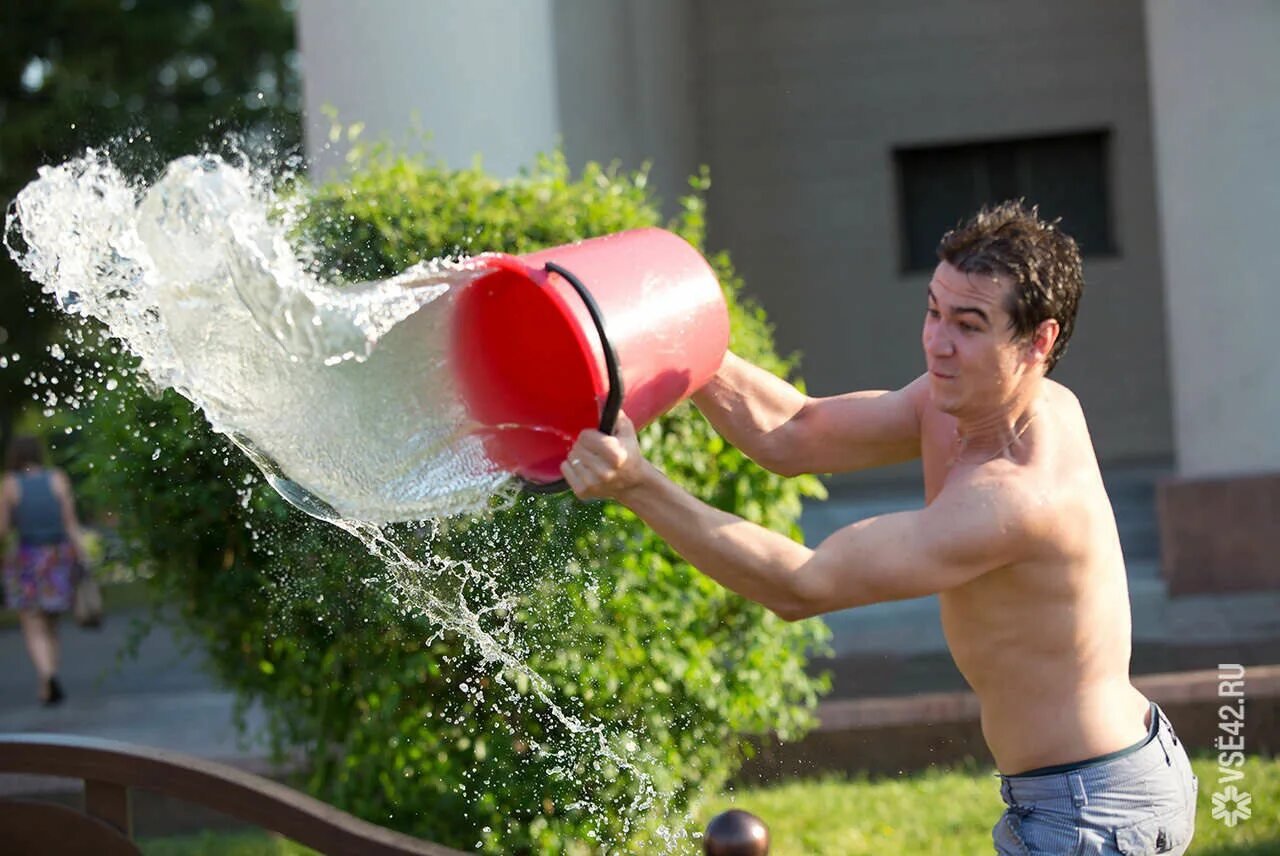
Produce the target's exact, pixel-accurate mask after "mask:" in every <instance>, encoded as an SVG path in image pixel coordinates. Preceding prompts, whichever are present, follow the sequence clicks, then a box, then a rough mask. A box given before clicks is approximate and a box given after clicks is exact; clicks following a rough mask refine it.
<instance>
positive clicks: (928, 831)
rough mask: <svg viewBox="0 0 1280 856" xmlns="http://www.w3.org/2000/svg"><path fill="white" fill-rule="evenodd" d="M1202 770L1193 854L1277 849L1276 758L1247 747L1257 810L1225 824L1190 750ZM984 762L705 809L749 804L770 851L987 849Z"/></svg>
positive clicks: (991, 796) (991, 795)
mask: <svg viewBox="0 0 1280 856" xmlns="http://www.w3.org/2000/svg"><path fill="white" fill-rule="evenodd" d="M1192 763H1193V766H1194V767H1195V771H1196V775H1197V776H1198V777H1199V778H1200V800H1199V805H1198V807H1197V812H1196V836H1195V843H1194V846H1193V847H1192V848H1191V849H1190V850H1189V851H1188V852H1189V853H1192V854H1197V856H1201V854H1202V856H1277V854H1280V759H1276V758H1261V757H1256V756H1255V757H1250V758H1249V759H1248V760H1247V761H1246V763H1245V767H1244V773H1245V778H1244V779H1243V780H1242V782H1239V783H1237V787H1238V788H1239V789H1240V790H1241V791H1248V792H1249V793H1250V794H1251V795H1252V797H1253V802H1252V806H1251V808H1252V811H1253V816H1252V817H1250V818H1249V819H1248V820H1246V821H1242V822H1240V823H1238V824H1237V825H1236V826H1235V827H1234V828H1231V829H1228V828H1227V827H1226V826H1225V825H1223V824H1222V822H1220V821H1217V820H1214V819H1213V816H1212V809H1213V802H1212V794H1213V793H1214V791H1216V790H1218V785H1217V767H1216V759H1215V758H1203V759H1195V760H1194V761H1193V762H1192ZM999 790H1000V789H999V782H998V780H997V779H996V778H995V776H994V775H993V774H992V773H991V772H990V770H978V769H972V770H957V771H952V772H943V773H934V772H930V773H925V774H920V775H915V776H909V777H903V778H900V779H880V780H874V781H868V780H866V779H847V778H846V779H837V778H828V779H821V780H812V781H793V782H787V783H784V784H779V785H777V786H775V787H769V788H761V789H753V790H743V791H738V792H737V793H735V794H732V795H730V796H728V797H726V798H725V799H722V800H719V801H717V802H716V803H715V804H714V805H713V806H712V809H711V811H710V812H708V814H707V817H711V816H712V815H713V814H714V813H715V812H717V811H722V810H724V809H726V808H731V807H736V808H742V809H746V810H747V811H750V812H752V813H753V814H755V815H758V816H759V817H760V818H761V819H762V820H764V821H765V822H766V823H767V824H769V828H770V832H771V833H772V837H773V847H772V849H771V850H770V851H769V852H770V854H771V856H802V855H803V856H836V854H840V856H863V854H866V856H871V854H875V856H958V854H984V853H992V852H994V851H993V848H992V846H991V832H990V830H991V827H992V825H993V824H994V823H995V821H996V819H997V818H998V817H999V815H1000V813H1001V812H1002V811H1003V810H1004V803H1002V802H1001V801H1000V792H999Z"/></svg>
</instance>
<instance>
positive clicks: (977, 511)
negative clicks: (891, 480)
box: [933, 461, 1061, 541]
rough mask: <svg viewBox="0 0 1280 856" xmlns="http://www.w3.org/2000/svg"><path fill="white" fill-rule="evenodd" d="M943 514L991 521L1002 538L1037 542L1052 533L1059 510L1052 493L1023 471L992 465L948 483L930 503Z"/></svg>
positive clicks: (996, 463) (998, 464)
mask: <svg viewBox="0 0 1280 856" xmlns="http://www.w3.org/2000/svg"><path fill="white" fill-rule="evenodd" d="M933 504H934V505H935V506H938V509H937V510H939V511H941V512H943V513H952V514H960V515H961V516H962V517H964V518H968V519H973V518H974V517H981V518H984V519H986V520H989V521H991V522H992V523H993V524H994V527H995V529H996V530H997V531H999V532H1000V533H1001V534H1002V535H1004V536H1007V537H1009V538H1013V539H1017V540H1031V541H1039V540H1041V539H1042V538H1044V537H1047V536H1048V535H1050V534H1051V532H1052V529H1053V527H1052V521H1053V519H1054V517H1055V515H1056V514H1057V513H1058V512H1059V511H1060V510H1061V509H1060V507H1059V506H1060V502H1059V500H1058V497H1057V495H1056V492H1055V491H1053V490H1052V489H1050V487H1049V486H1047V485H1042V484H1040V483H1039V482H1038V480H1037V479H1036V478H1035V477H1034V475H1032V474H1031V473H1029V472H1027V471H1026V470H1025V469H1024V468H1020V467H1017V466H1016V465H1013V464H1011V463H1009V462H1004V461H999V462H996V461H993V462H992V463H991V465H987V466H984V467H980V468H978V469H977V470H975V471H974V472H972V473H969V474H968V475H967V476H966V477H965V478H962V479H956V480H954V481H949V482H948V483H947V485H946V486H945V487H944V488H943V489H942V491H941V492H940V493H939V494H938V497H937V499H936V500H935V501H934V503H933Z"/></svg>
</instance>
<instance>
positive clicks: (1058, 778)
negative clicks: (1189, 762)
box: [1000, 702, 1178, 805]
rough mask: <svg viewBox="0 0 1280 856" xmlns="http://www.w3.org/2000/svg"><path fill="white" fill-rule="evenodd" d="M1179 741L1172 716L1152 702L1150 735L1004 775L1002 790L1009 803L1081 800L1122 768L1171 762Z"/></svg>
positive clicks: (1134, 768)
mask: <svg viewBox="0 0 1280 856" xmlns="http://www.w3.org/2000/svg"><path fill="white" fill-rule="evenodd" d="M1177 745H1178V738H1177V736H1176V735H1175V734H1174V733H1173V727H1172V726H1171V725H1170V723H1169V718H1168V717H1167V716H1165V714H1164V711H1163V710H1161V709H1160V706H1159V705H1157V704H1156V703H1155V702H1152V703H1151V726H1150V728H1149V729H1148V732H1147V736H1146V737H1145V738H1143V739H1142V740H1141V741H1139V742H1138V743H1136V744H1134V745H1133V746H1128V747H1126V748H1124V749H1121V750H1119V751H1118V752H1110V753H1107V754H1106V755H1100V756H1098V757H1097V758H1090V759H1087V760H1084V761H1078V762H1075V763H1072V764H1063V765H1057V766H1055V767H1042V768H1040V769H1039V770H1030V771H1028V772H1026V773H1019V774H1017V775H1013V776H1005V775H1001V776H1000V780H1001V786H1000V793H1001V795H1002V796H1003V797H1004V799H1005V802H1006V803H1008V804H1010V805H1012V804H1014V803H1021V804H1025V803H1030V802H1036V801H1044V800H1048V799H1053V798H1062V797H1065V798H1069V799H1073V800H1079V799H1081V797H1082V794H1083V793H1084V791H1085V790H1086V789H1089V788H1090V786H1091V787H1092V788H1093V789H1096V788H1097V787H1098V783H1099V782H1101V781H1104V780H1107V779H1110V778H1112V777H1114V776H1116V775H1117V774H1120V775H1123V774H1122V773H1120V770H1125V771H1131V772H1133V773H1138V772H1139V771H1141V770H1146V769H1149V768H1150V767H1151V766H1152V765H1154V764H1155V763H1156V762H1157V760H1158V761H1164V762H1166V763H1172V761H1171V758H1172V752H1173V747H1175V746H1177ZM1059 767H1065V768H1066V769H1058V768H1059ZM1117 768H1120V769H1117ZM1046 771H1047V772H1046Z"/></svg>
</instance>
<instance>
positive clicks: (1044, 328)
mask: <svg viewBox="0 0 1280 856" xmlns="http://www.w3.org/2000/svg"><path fill="white" fill-rule="evenodd" d="M1061 332H1062V328H1061V327H1060V326H1058V321H1057V319H1055V318H1049V319H1047V320H1045V321H1041V322H1040V326H1039V327H1037V328H1036V331H1035V332H1034V333H1033V334H1031V350H1030V352H1029V353H1028V354H1027V356H1028V357H1029V358H1030V359H1031V360H1032V361H1033V362H1041V363H1048V361H1049V354H1050V353H1052V351H1053V346H1054V345H1055V344H1057V342H1058V334H1059V333H1061Z"/></svg>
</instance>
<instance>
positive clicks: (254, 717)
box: [0, 613, 264, 792]
mask: <svg viewBox="0 0 1280 856" xmlns="http://www.w3.org/2000/svg"><path fill="white" fill-rule="evenodd" d="M141 616H142V613H133V614H129V613H126V614H119V613H117V614H109V615H108V616H107V620H106V622H105V624H104V626H103V628H102V629H101V630H97V631H93V630H82V629H80V628H79V627H76V626H75V623H74V622H72V621H65V620H64V621H63V622H62V623H61V628H60V635H61V639H62V662H63V667H62V670H61V676H60V677H61V681H62V684H63V686H64V687H65V689H66V692H67V699H66V701H64V702H63V703H62V704H61V705H58V706H57V707H53V708H44V707H41V706H40V704H39V703H38V702H37V701H36V679H35V671H34V669H33V668H32V666H31V663H30V661H29V660H28V659H27V655H26V649H25V648H24V647H23V642H22V634H21V631H20V630H19V629H18V628H16V627H11V628H4V629H0V733H5V732H25V731H52V732H63V733H68V734H80V735H86V736H91V737H103V738H109V739H112V740H123V741H127V742H130V743H140V744H143V745H147V746H155V747H159V748H164V749H174V750H178V751H181V752H187V753H190V754H193V755H199V756H202V757H205V758H211V759H214V760H219V761H225V762H229V763H232V764H236V765H237V766H241V767H249V768H252V769H264V765H263V764H262V763H261V762H260V761H259V760H258V757H259V756H260V755H261V754H262V753H261V752H259V751H254V750H253V749H252V748H250V747H246V746H242V745H240V744H239V742H238V741H237V739H236V732H235V728H234V727H233V726H232V723H231V711H232V696H231V694H230V693H228V692H226V691H224V690H222V689H220V688H219V687H217V686H216V684H215V682H214V680H213V679H212V677H211V676H210V675H209V674H207V673H206V672H205V670H204V669H203V668H202V657H201V656H200V655H199V654H198V653H196V652H193V651H189V650H184V649H183V648H182V647H181V646H180V645H179V644H178V643H177V642H176V640H175V639H174V636H173V634H172V632H171V631H170V630H169V629H168V628H166V627H163V626H157V627H156V628H155V629H154V630H153V631H152V633H151V635H150V636H148V637H147V638H146V640H144V642H143V643H142V645H141V647H140V648H139V650H138V657H137V658H136V659H127V660H124V661H123V662H122V663H119V664H117V662H116V661H117V655H118V652H120V651H121V650H122V649H123V648H124V646H125V644H126V641H127V639H128V633H129V625H130V623H131V622H132V621H133V620H134V619H136V618H140V617H141ZM249 721H250V723H251V724H252V723H254V722H261V715H260V713H259V712H257V711H251V712H250V720H249ZM13 778H17V777H11V778H10V779H9V780H6V779H5V777H3V776H0V792H3V791H4V790H5V789H6V785H8V786H10V787H12V786H13V785H15V784H16V783H15V782H13V781H12V779H13Z"/></svg>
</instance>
